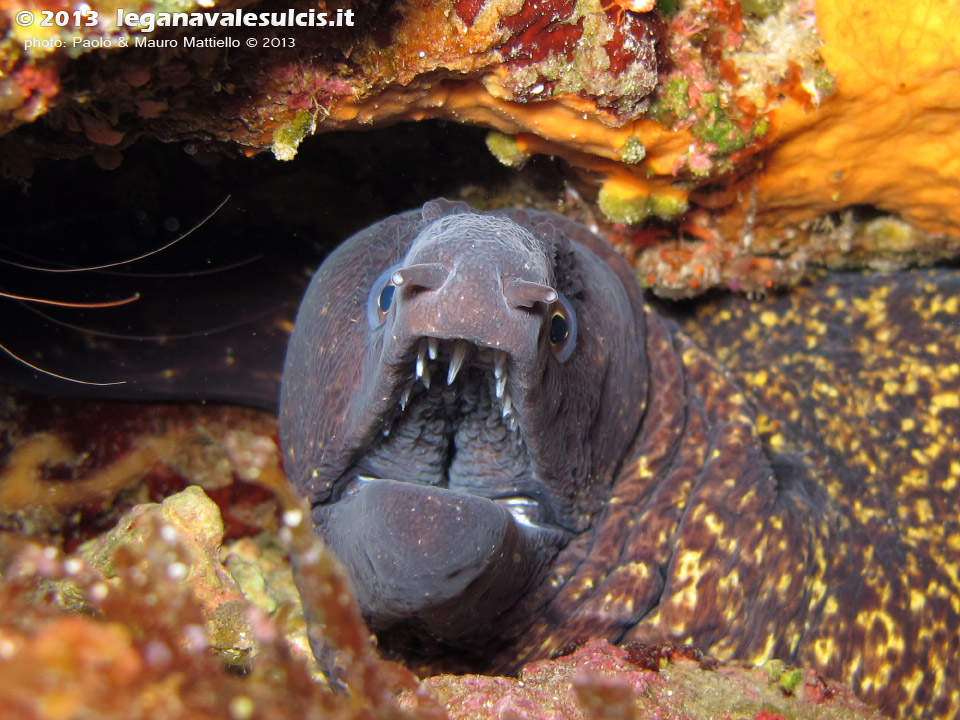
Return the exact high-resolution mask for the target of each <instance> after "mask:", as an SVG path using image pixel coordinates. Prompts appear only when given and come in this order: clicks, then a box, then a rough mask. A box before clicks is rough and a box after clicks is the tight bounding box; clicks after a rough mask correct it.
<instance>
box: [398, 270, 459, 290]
mask: <svg viewBox="0 0 960 720" xmlns="http://www.w3.org/2000/svg"><path fill="white" fill-rule="evenodd" d="M390 279H391V280H392V281H393V284H394V285H397V286H398V287H421V288H424V289H426V290H436V289H437V288H438V287H440V286H441V285H443V282H444V280H446V279H447V269H446V268H445V267H444V266H443V265H441V264H440V263H421V264H419V265H408V266H407V267H402V268H400V269H399V270H397V271H396V272H395V273H394V274H393V276H392V277H391V278H390Z"/></svg>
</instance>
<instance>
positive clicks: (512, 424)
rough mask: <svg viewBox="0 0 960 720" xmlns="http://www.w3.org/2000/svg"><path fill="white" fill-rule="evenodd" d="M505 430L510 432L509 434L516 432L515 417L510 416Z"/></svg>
mask: <svg viewBox="0 0 960 720" xmlns="http://www.w3.org/2000/svg"><path fill="white" fill-rule="evenodd" d="M507 428H508V429H509V430H510V432H514V431H516V429H517V416H516V415H511V416H510V417H508V418H507Z"/></svg>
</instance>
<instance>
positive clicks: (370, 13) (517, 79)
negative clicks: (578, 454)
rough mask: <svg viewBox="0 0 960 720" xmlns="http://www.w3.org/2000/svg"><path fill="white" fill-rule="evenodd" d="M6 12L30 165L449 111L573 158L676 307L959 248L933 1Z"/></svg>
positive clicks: (258, 139)
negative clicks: (151, 144) (809, 272)
mask: <svg viewBox="0 0 960 720" xmlns="http://www.w3.org/2000/svg"><path fill="white" fill-rule="evenodd" d="M261 5H262V6H261ZM0 13H2V18H3V23H4V24H3V27H5V28H6V30H5V32H4V36H3V39H2V41H0V73H2V76H0V129H2V130H5V131H7V132H9V131H11V130H14V129H15V128H17V127H19V126H24V125H25V124H28V123H33V125H30V126H28V127H23V128H21V130H20V131H19V132H14V133H12V134H8V135H7V138H6V140H5V141H4V154H5V156H6V158H7V159H6V164H7V172H8V173H10V172H13V173H16V172H18V170H17V168H18V167H19V168H20V171H22V168H23V166H26V165H29V163H30V162H31V159H32V158H35V157H37V156H43V155H52V156H56V157H74V156H77V155H79V154H90V153H92V154H93V156H94V157H95V158H96V159H97V162H98V163H99V164H100V165H101V166H103V167H116V166H117V165H118V164H119V163H120V162H122V160H123V156H124V153H125V151H126V149H127V148H128V147H130V146H131V145H132V144H133V143H135V142H136V141H137V139H138V138H140V137H143V136H152V137H156V138H160V139H162V140H165V141H174V140H175V141H180V142H183V143H185V147H186V148H187V149H188V150H189V151H190V152H198V151H200V150H203V149H209V148H216V149H218V150H220V151H223V152H227V153H240V154H243V155H255V154H258V153H260V152H264V151H271V152H272V153H273V155H274V156H275V157H277V158H279V159H283V160H290V159H292V158H294V157H295V156H296V155H297V153H298V149H299V147H300V145H301V143H302V142H304V141H305V140H307V139H308V138H309V137H310V136H312V135H314V134H317V133H325V132H332V131H337V130H343V129H357V128H367V127H374V126H384V125H388V124H391V123H397V122H401V121H420V120H424V119H429V118H437V119H444V120H447V121H452V122H457V123H466V124H472V125H480V126H483V127H486V128H489V129H490V132H491V134H490V136H489V137H488V139H487V142H488V145H489V147H490V150H491V151H492V152H493V153H494V154H495V155H496V157H497V158H499V159H500V160H501V161H502V162H504V163H506V164H508V165H511V166H515V167H516V166H519V165H522V164H523V163H524V162H526V161H527V160H528V159H529V158H530V157H532V156H535V155H547V156H552V157H556V158H561V159H562V160H563V162H564V163H565V166H566V168H567V174H568V177H569V178H570V179H571V182H572V183H573V184H574V185H576V186H578V187H580V190H581V192H580V196H581V197H583V198H584V202H585V204H586V205H585V208H584V212H585V213H587V211H590V212H594V213H595V216H596V217H595V222H596V225H597V226H598V228H599V229H601V230H603V232H604V233H605V234H606V235H607V237H608V238H609V239H611V240H612V241H613V242H615V243H619V244H620V245H621V247H623V249H624V252H625V254H627V255H628V256H629V257H630V258H631V259H632V260H633V261H634V264H635V265H636V267H637V269H638V276H639V277H640V278H641V281H642V282H644V283H645V284H647V285H649V286H650V287H652V288H653V289H654V290H655V291H656V292H658V293H659V294H661V295H665V296H671V297H683V296H690V295H695V294H699V293H700V292H703V291H704V290H705V289H708V288H711V287H728V288H732V289H735V290H747V291H754V292H763V291H765V290H767V289H769V288H771V287H774V286H778V285H783V284H790V283H793V282H796V281H797V280H798V279H799V278H800V277H802V276H803V274H804V272H805V270H806V268H807V267H808V266H810V265H811V264H829V265H831V266H862V265H864V264H866V265H868V266H878V265H879V266H883V267H890V266H903V265H906V264H910V263H915V262H924V263H929V262H933V261H936V260H940V259H944V258H952V257H956V254H957V250H958V247H960V240H958V230H957V226H958V223H960V215H958V210H957V204H956V203H955V202H953V198H954V196H955V194H956V192H957V187H958V184H960V170H958V168H957V164H956V163H955V162H953V161H952V160H950V158H953V157H956V156H957V154H958V151H960V147H958V138H957V133H956V132H955V131H954V129H953V120H952V118H953V113H954V112H955V111H956V98H957V97H958V96H960V94H958V93H957V92H956V90H957V88H956V87H955V83H956V80H955V75H954V73H952V72H951V60H950V58H952V57H954V56H955V49H956V48H955V34H951V33H950V32H949V31H948V28H950V27H952V26H953V23H954V22H955V21H954V20H953V19H952V18H951V17H949V13H948V11H947V10H946V9H944V8H943V7H942V5H941V4H938V3H935V2H932V1H930V0H927V1H925V2H922V3H920V4H916V3H913V4H907V5H904V4H902V3H894V2H883V3H880V4H874V5H871V6H870V8H861V7H852V6H850V5H849V4H848V3H842V2H836V1H835V0H820V1H819V2H816V3H814V2H812V0H778V1H776V2H755V1H751V2H742V3H741V2H736V1H735V0H688V1H686V2H675V1H674V0H670V1H667V0H661V1H660V2H657V3H653V2H649V3H621V2H616V1H614V2H602V0H538V1H536V2H512V1H511V0H487V1H486V2H482V1H480V0H469V1H468V0H456V1H447V2H441V3H418V2H373V1H369V2H365V1H358V2H354V3H349V2H341V3H325V2H324V3H320V4H319V5H317V6H316V7H314V6H313V5H310V4H309V3H303V2H292V3H289V7H287V6H284V8H282V9H280V8H276V7H274V6H273V4H270V3H254V4H252V5H251V4H249V3H235V2H229V1H226V2H224V1H221V0H205V1H204V2H197V3H193V2H186V3H183V2H176V3H167V2H162V1H161V2H138V3H134V4H132V5H129V6H124V7H123V8H121V9H119V10H118V9H117V8H116V7H115V6H114V4H110V3H108V4H106V5H103V6H101V5H100V4H98V3H97V2H94V3H93V4H88V5H84V6H83V9H80V10H76V11H70V12H68V11H66V10H63V9H61V8H60V6H59V5H56V4H48V3H46V2H44V1H43V0H38V1H37V2H34V1H33V0H29V1H28V2H22V1H21V0H16V2H12V3H9V4H8V5H6V6H5V7H4V8H3V9H2V10H0ZM261 13H262V14H261ZM271 13H273V14H271ZM894 169H895V170H894ZM864 208H867V209H868V212H867V215H868V217H867V218H866V219H868V220H872V219H874V218H875V217H876V216H881V217H882V218H883V220H884V224H883V226H882V227H879V228H878V227H876V226H871V225H868V224H866V222H865V221H862V220H864V218H863V213H862V212H860V211H862V210H863V209H864Z"/></svg>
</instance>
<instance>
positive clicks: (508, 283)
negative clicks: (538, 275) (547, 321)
mask: <svg viewBox="0 0 960 720" xmlns="http://www.w3.org/2000/svg"><path fill="white" fill-rule="evenodd" d="M503 297H504V298H506V300H507V302H508V303H510V305H512V306H513V307H525V308H529V307H533V306H534V305H535V304H536V303H538V302H539V303H544V304H547V305H549V304H550V303H553V302H556V301H557V297H558V295H557V291H556V290H554V289H553V288H552V287H550V286H549V285H542V284H540V283H535V282H530V281H529V280H520V279H518V278H510V279H509V280H505V281H504V283H503Z"/></svg>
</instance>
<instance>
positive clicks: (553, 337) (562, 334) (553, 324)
mask: <svg viewBox="0 0 960 720" xmlns="http://www.w3.org/2000/svg"><path fill="white" fill-rule="evenodd" d="M569 336H570V323H568V322H567V319H566V318H565V317H564V316H563V313H560V312H555V313H553V317H552V318H550V344H551V345H559V344H560V343H562V342H563V341H564V340H566V339H567V338H568V337H569Z"/></svg>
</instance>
